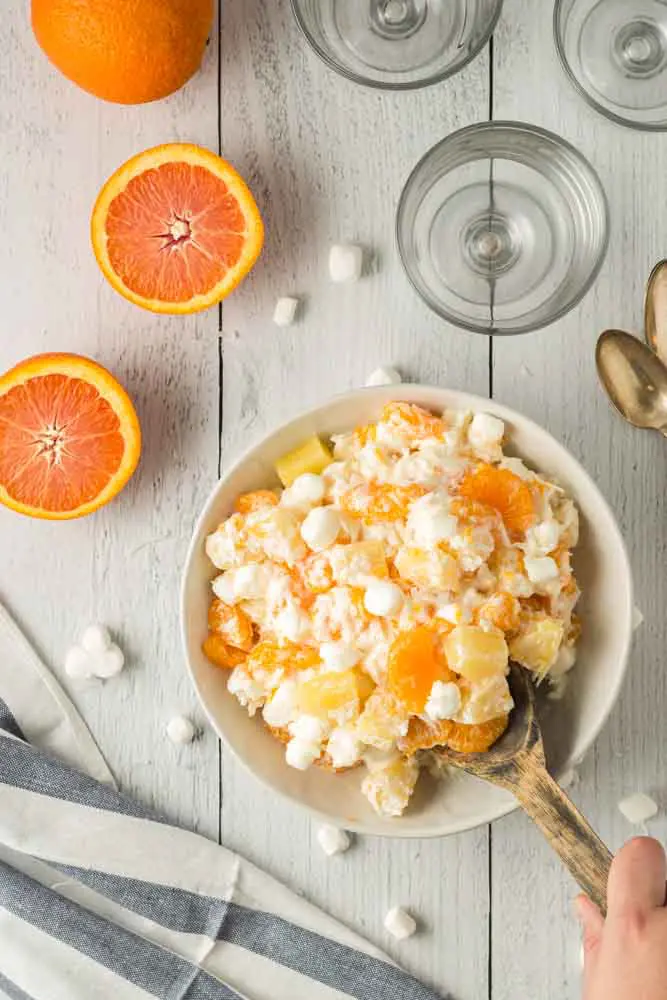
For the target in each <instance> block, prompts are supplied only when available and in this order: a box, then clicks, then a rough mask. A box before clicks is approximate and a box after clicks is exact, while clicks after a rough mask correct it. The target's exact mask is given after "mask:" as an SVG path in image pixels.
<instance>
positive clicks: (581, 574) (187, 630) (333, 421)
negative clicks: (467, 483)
mask: <svg viewBox="0 0 667 1000" xmlns="http://www.w3.org/2000/svg"><path fill="white" fill-rule="evenodd" d="M392 399H401V400H406V401H409V402H412V403H418V404H420V405H422V406H425V407H427V408H429V409H432V410H434V411H442V410H444V409H447V408H453V409H463V410H472V411H480V410H483V411H486V412H488V413H492V414H495V415H496V416H498V417H501V418H502V419H503V420H504V421H505V423H506V425H507V430H508V433H509V441H510V445H509V446H508V449H507V450H508V453H510V454H516V455H519V456H521V458H523V459H525V461H526V462H527V463H528V464H529V465H530V466H532V467H533V468H535V469H538V470H540V471H541V472H543V473H545V474H546V475H547V476H548V477H550V478H553V479H554V480H555V481H557V482H558V483H560V484H561V485H562V486H563V487H564V488H565V489H566V490H567V492H568V494H569V495H570V496H572V497H573V498H574V499H575V500H576V502H577V504H578V506H579V509H580V512H581V514H582V533H581V541H580V544H579V547H578V548H577V551H576V556H575V569H576V573H577V576H578V579H579V583H580V586H581V588H582V590H583V598H582V600H581V604H580V607H579V612H580V614H581V616H582V619H583V625H584V631H583V636H582V639H581V641H580V644H579V656H578V662H577V666H576V667H575V670H574V673H573V674H572V679H571V682H570V684H569V687H568V689H567V694H566V696H565V698H564V699H563V700H562V701H560V702H547V703H546V705H545V714H544V720H543V723H544V730H545V742H546V745H547V751H548V753H549V756H550V762H551V766H552V770H554V771H555V772H556V773H559V772H560V773H562V772H563V771H564V770H565V769H566V768H567V767H569V766H571V765H572V764H573V763H574V762H576V761H578V760H579V759H580V758H581V757H582V756H583V755H584V754H585V753H586V751H587V750H588V749H589V747H590V746H591V744H592V743H593V741H594V740H595V738H596V737H597V735H598V733H599V732H600V730H601V729H602V727H603V725H604V723H605V722H606V720H607V718H608V716H609V713H610V712H611V709H612V707H613V705H614V702H615V701H616V698H617V696H618V693H619V690H620V687H621V682H622V680H623V675H624V672H625V667H626V663H627V659H628V651H629V647H630V640H631V635H632V608H633V601H632V581H631V575H630V567H629V564H628V558H627V554H626V551H625V546H624V544H623V540H622V538H621V535H620V532H619V530H618V527H617V525H616V522H615V520H614V516H613V514H612V513H611V510H610V509H609V507H608V505H607V503H606V501H605V500H604V498H603V497H602V495H601V494H600V492H599V491H598V489H597V487H596V486H595V484H594V483H593V482H592V480H591V479H590V478H589V476H588V475H587V474H586V473H585V472H584V470H583V469H582V468H581V466H580V465H579V464H578V462H576V461H575V459H574V458H573V457H572V456H571V455H570V454H569V453H568V452H567V451H566V450H565V449H564V448H563V447H562V446H561V445H560V444H558V443H557V442H556V441H555V440H554V439H553V438H552V437H551V436H550V435H549V434H547V432H546V431H544V430H542V429H541V428H540V427H538V426H537V425H536V424H534V423H532V421H530V420H527V419H526V418H525V417H522V416H520V415H519V414H518V413H514V412H513V411H511V410H508V409H506V408H505V407H502V406H498V405H497V404H496V403H494V402H492V401H490V400H487V399H481V398H479V397H477V396H469V395H466V394H464V393H460V392H453V391H450V390H447V389H438V388H429V387H427V386H416V385H399V386H390V387H386V388H380V389H361V390H358V391H355V392H351V393H348V394H346V395H344V396H338V397H337V398H335V399H333V400H332V401H331V402H328V403H326V404H325V405H324V406H321V407H319V408H318V409H315V410H311V411H310V412H308V413H305V414H303V415H302V416H300V417H297V418H296V419H295V420H292V421H291V422H290V423H288V424H286V425H285V426H284V427H281V428H280V429H279V430H277V431H275V432H274V433H273V434H271V435H269V437H267V438H265V439H264V441H262V442H261V443H260V444H258V445H256V446H255V447H254V448H251V450H250V451H249V452H247V453H246V454H245V455H244V456H243V457H242V458H241V459H240V460H239V461H238V462H237V463H236V464H235V465H234V466H233V467H232V468H231V469H229V471H228V472H227V473H226V475H225V476H224V477H223V478H222V480H221V481H220V482H219V483H218V485H217V486H216V487H215V489H214V490H213V493H212V494H211V496H210V498H209V501H208V503H207V504H206V507H205V509H204V511H203V513H202V515H201V517H200V519H199V522H198V524H197V527H196V530H195V533H194V537H193V539H192V544H191V547H190V551H189V554H188V559H187V564H186V567H185V573H184V579H183V593H182V616H183V621H182V624H183V637H184V642H185V653H186V659H187V663H188V666H189V670H190V673H191V675H192V679H193V681H194V685H195V688H196V690H197V693H198V695H199V698H200V700H201V702H202V705H203V706H204V708H205V710H206V712H207V714H208V716H209V718H210V720H211V722H212V724H213V726H214V728H215V729H216V731H217V732H218V733H219V735H220V736H221V737H222V739H223V740H224V741H225V742H226V743H227V745H228V746H229V747H230V749H231V750H233V752H234V753H235V754H236V755H237V757H238V758H239V760H241V762H242V763H243V764H244V765H245V766H246V767H247V768H248V770H249V771H251V772H252V774H254V775H255V776H256V777H257V778H259V779H260V780H261V781H263V782H264V783H265V784H266V785H268V786H269V787H270V788H272V789H273V790H275V791H277V792H279V793H281V794H282V795H283V796H286V797H287V798H288V799H290V800H291V801H293V802H295V803H297V804H299V805H301V806H305V807H306V808H307V809H309V810H310V811H311V812H313V813H315V814H317V815H318V816H319V817H320V818H322V819H324V820H325V821H328V822H331V823H335V824H339V825H341V826H343V827H345V828H346V829H349V830H356V831H358V832H361V833H366V834H377V835H384V836H394V837H438V836H443V835H445V834H450V833H457V832H459V831H462V830H469V829H471V828H473V827H475V826H478V825H479V824H481V823H488V822H490V821H492V820H494V819H497V818H498V817H500V816H503V815H504V814H505V813H508V812H510V810H511V809H513V808H514V800H513V799H512V798H511V797H510V796H508V795H507V794H506V793H504V792H500V791H498V790H497V789H494V788H492V787H490V786H488V785H486V784H483V783H482V782H480V781H478V780H476V779H474V778H468V777H467V776H465V775H457V776H456V777H455V778H453V779H452V780H449V779H448V780H446V781H435V780H433V779H429V778H428V777H426V776H423V777H422V778H421V779H420V783H419V786H418V790H417V793H416V794H415V796H414V799H413V802H412V803H411V805H410V808H409V810H408V812H407V813H406V814H405V816H403V817H401V818H400V819H385V818H382V817H379V816H377V815H376V814H375V813H374V812H373V810H372V809H371V807H370V805H369V804H368V802H367V801H366V800H365V798H364V797H363V796H362V794H361V792H360V789H359V786H360V781H361V777H360V773H359V771H351V772H349V773H348V774H345V775H341V776H337V775H332V774H328V773H326V772H324V771H322V770H321V769H319V768H317V767H314V768H311V769H310V770H309V771H306V772H301V771H296V770H294V769H293V768H290V767H288V766H287V764H286V763H285V757H284V749H283V748H282V747H281V746H280V744H278V743H277V742H276V741H275V740H274V739H273V737H272V736H270V735H269V733H268V732H267V731H266V730H265V729H264V727H263V726H262V722H261V719H260V717H259V715H258V716H257V717H256V718H255V719H250V718H249V717H248V715H247V714H246V712H245V711H244V710H243V709H242V708H241V706H240V705H239V704H238V702H237V701H236V699H235V698H234V697H233V696H232V695H230V694H229V692H228V691H227V688H226V683H225V673H224V672H222V671H220V670H219V669H217V668H215V667H213V666H211V665H210V664H209V663H208V661H207V660H206V658H205V657H204V655H203V653H202V652H201V644H202V642H203V640H204V638H205V637H206V616H207V611H208V606H209V603H210V581H211V579H212V577H213V576H214V574H215V571H214V569H213V567H212V566H211V565H210V563H209V562H208V560H207V558H206V554H205V552H204V542H205V539H206V536H207V535H208V534H209V533H210V532H211V531H213V530H214V529H215V528H216V527H217V525H218V524H219V523H220V521H221V520H223V519H224V518H225V517H227V516H228V515H229V514H230V513H231V512H232V510H233V506H234V501H235V499H236V498H237V496H238V495H239V494H240V493H245V492H248V491H249V490H253V489H258V488H261V487H267V486H273V485H274V484H276V482H277V480H276V477H275V473H274V471H273V463H274V461H275V460H276V459H278V458H279V457H280V456H281V455H283V454H285V453H286V452H288V451H290V450H291V449H293V448H295V447H296V446H297V445H299V444H301V443H302V442H303V441H304V440H305V439H306V438H308V437H309V436H310V435H312V434H320V435H322V436H323V437H327V436H328V435H331V434H335V433H340V432H343V431H347V430H350V429H352V428H354V427H356V426H358V425H360V424H365V423H368V422H369V421H370V420H373V419H376V418H377V416H378V414H379V411H380V409H381V407H382V405H383V404H384V403H386V402H388V401H389V400H392ZM248 780H249V781H250V780H252V779H251V778H250V776H249V777H248ZM269 808H270V800H269Z"/></svg>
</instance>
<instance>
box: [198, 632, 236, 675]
mask: <svg viewBox="0 0 667 1000" xmlns="http://www.w3.org/2000/svg"><path fill="white" fill-rule="evenodd" d="M202 650H203V652H204V656H206V658H207V659H208V660H210V661H211V663H213V664H214V665H215V666H216V667H222V668H223V669H224V670H233V669H234V668H235V667H238V666H240V665H241V664H242V663H243V662H244V660H245V658H246V653H244V652H243V651H242V650H241V649H235V648H234V647H233V646H229V645H228V644H227V643H226V642H225V640H224V639H223V637H222V636H221V635H220V634H219V633H218V632H211V634H210V635H209V636H208V637H207V638H206V639H205V641H204V643H203V645H202Z"/></svg>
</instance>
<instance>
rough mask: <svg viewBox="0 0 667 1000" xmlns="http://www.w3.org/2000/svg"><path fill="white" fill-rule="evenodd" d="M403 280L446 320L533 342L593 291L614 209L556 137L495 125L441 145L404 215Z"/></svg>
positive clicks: (408, 191) (407, 195) (423, 167)
mask: <svg viewBox="0 0 667 1000" xmlns="http://www.w3.org/2000/svg"><path fill="white" fill-rule="evenodd" d="M398 241H399V249H400V251H401V257H402V259H403V263H404V265H405V268H406V271H407V273H408V276H409V278H410V280H411V281H412V283H413V285H414V286H415V288H416V289H417V291H418V292H419V293H420V294H421V295H422V297H423V298H424V300H425V301H426V302H427V303H428V305H430V306H431V308H432V309H434V310H435V311H436V312H438V313H439V314H440V315H441V316H442V317H443V318H444V319H447V320H449V321H450V322H452V323H454V324H456V325H457V326H461V327H464V328H465V329H469V330H474V331H477V332H480V333H494V334H512V333H527V332H529V331H530V330H536V329H539V328H540V327H542V326H546V325H547V324H549V323H551V322H553V321H554V320H555V319H557V318H558V317H559V316H562V315H564V314H565V313H566V312H567V311H568V310H569V309H570V308H572V306H573V305H574V304H575V303H576V302H577V301H579V299H580V298H581V296H582V295H583V294H584V293H585V291H586V290H587V289H588V288H589V287H590V284H591V283H592V281H593V280H594V278H595V275H596V274H597V271H598V269H599V267H600V265H601V263H602V260H603V259H604V255H605V251H606V246H607V205H606V199H605V196H604V192H603V190H602V188H601V186H600V182H599V180H598V178H597V176H596V175H595V173H594V172H593V170H592V168H591V167H590V165H589V164H588V163H587V162H586V161H585V160H584V159H583V157H581V156H580V154H578V153H577V152H576V150H574V149H573V148H572V147H571V146H569V145H568V144H567V143H564V142H562V141H561V140H559V139H558V138H557V137H556V136H554V135H552V134H551V133H548V132H544V131H542V130H540V129H536V128H532V127H529V126H524V125H518V124H516V125H514V124H511V123H500V122H499V123H495V122H489V123H486V124H483V125H476V126H472V127H471V128H469V129H463V130H462V131H461V132H457V133H455V134H454V135H453V136H450V137H449V138H448V139H445V140H444V141H443V142H442V143H440V145H439V146H436V147H435V149H433V150H432V151H431V152H430V153H428V154H427V156H426V157H425V158H424V159H423V160H422V162H421V163H420V164H418V166H417V167H416V168H415V170H414V171H413V173H412V176H411V177H410V179H409V181H408V183H407V185H406V187H405V190H404V192H403V195H402V197H401V202H400V205H399V212H398Z"/></svg>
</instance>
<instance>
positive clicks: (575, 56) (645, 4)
mask: <svg viewBox="0 0 667 1000" xmlns="http://www.w3.org/2000/svg"><path fill="white" fill-rule="evenodd" d="M554 33H555V36H556V46H557V48H558V53H559V55H560V58H561V61H562V63H563V66H564V67H565V70H566V72H567V74H568V75H569V77H570V79H571V80H572V82H573V83H574V85H575V87H576V88H577V90H578V91H579V92H580V93H581V94H582V95H583V96H584V97H585V98H586V100H587V101H588V103H589V104H591V105H592V106H593V107H594V108H595V109H596V110H597V111H600V112H602V114H603V115H606V116H607V118H611V119H612V120H613V121H615V122H618V123H619V124H621V125H628V126H630V127H631V128H637V129H646V130H649V131H658V130H662V129H667V0H556V5H555V8H554Z"/></svg>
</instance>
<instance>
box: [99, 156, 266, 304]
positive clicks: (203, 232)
mask: <svg viewBox="0 0 667 1000" xmlns="http://www.w3.org/2000/svg"><path fill="white" fill-rule="evenodd" d="M91 233H92V241H93V249H94V251H95V256H96V258H97V262H98V264H99V265H100V267H101V268H102V271H103V272H104V274H105V276H106V277H107V278H108V280H109V281H110V282H111V284H112V286H113V287H114V288H115V289H116V291H117V292H120V294H121V295H123V296H124V297H125V298H126V299H129V301H130V302H134V304H135V305H138V306H141V307H142V308H143V309H149V310H151V311H152V312H157V313H177V314H186V313H194V312H199V311H200V310H202V309H208V308H209V306H212V305H215V304H216V303H217V302H220V301H221V300H222V299H224V298H225V297H226V296H227V295H229V293H230V292H231V291H233V289H234V288H236V286H237V285H238V284H239V282H240V281H242V280H243V278H245V276H246V275H247V274H248V272H249V271H250V270H251V268H252V267H253V266H254V264H255V262H256V260H257V258H258V257H259V254H260V252H261V250H262V246H263V243H264V226H263V224H262V219H261V216H260V214H259V210H258V208H257V205H256V204H255V200H254V198H253V196H252V194H251V193H250V191H249V189H248V187H247V186H246V184H245V181H244V180H243V179H242V178H241V176H240V175H239V174H238V173H237V172H236V170H235V169H234V168H233V167H232V166H231V165H230V164H229V163H227V162H226V161H225V160H223V159H221V158H220V157H219V156H216V155H215V154H214V153H211V152H209V151H208V150H207V149H202V148H201V147H199V146H192V145H187V144H183V143H171V144H168V145H166V146H158V147H156V148H155V149H149V150H147V151H146V152H145V153H140V154H139V155H138V156H135V157H134V158H133V159H131V160H129V161H128V162H127V163H126V164H125V165H124V166H122V167H121V168H120V169H119V170H117V171H116V173H115V174H114V175H113V177H111V178H110V179H109V180H108V181H107V183H106V184H105V185H104V187H103V188H102V191H101V193H100V195H99V197H98V199H97V203H96V205H95V208H94V211H93V217H92V223H91Z"/></svg>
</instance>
